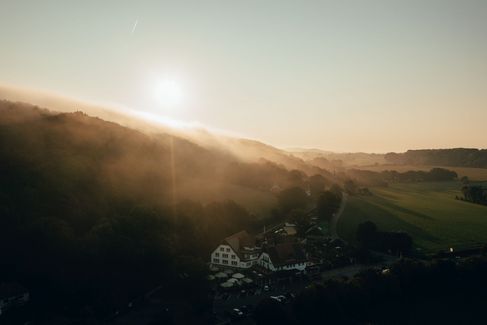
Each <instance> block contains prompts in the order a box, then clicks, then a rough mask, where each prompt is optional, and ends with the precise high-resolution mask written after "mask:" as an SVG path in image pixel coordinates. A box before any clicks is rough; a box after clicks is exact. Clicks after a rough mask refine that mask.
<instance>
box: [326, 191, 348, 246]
mask: <svg viewBox="0 0 487 325" xmlns="http://www.w3.org/2000/svg"><path fill="white" fill-rule="evenodd" d="M347 199H348V194H347V193H345V192H342V202H340V208H339V209H338V211H337V212H336V213H334V214H333V218H331V222H330V234H331V237H333V238H339V237H338V233H337V225H338V219H340V217H341V216H342V213H343V211H344V210H345V206H346V204H347Z"/></svg>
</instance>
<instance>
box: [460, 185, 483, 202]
mask: <svg viewBox="0 0 487 325" xmlns="http://www.w3.org/2000/svg"><path fill="white" fill-rule="evenodd" d="M462 194H463V198H462V199H463V200H465V201H468V202H472V203H477V204H483V205H487V188H485V187H483V186H481V185H466V186H463V187H462Z"/></svg>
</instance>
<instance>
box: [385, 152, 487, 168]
mask: <svg viewBox="0 0 487 325" xmlns="http://www.w3.org/2000/svg"><path fill="white" fill-rule="evenodd" d="M385 159H386V161H387V162H389V163H392V164H401V165H430V166H455V167H481V168H487V149H467V148H455V149H430V150H408V151H406V152H405V153H394V152H391V153H388V154H386V155H385Z"/></svg>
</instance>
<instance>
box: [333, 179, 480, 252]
mask: <svg viewBox="0 0 487 325" xmlns="http://www.w3.org/2000/svg"><path fill="white" fill-rule="evenodd" d="M461 186H462V185H461V183H460V182H456V181H455V182H435V183H407V184H404V183H402V184H390V185H389V187H376V188H370V190H371V191H372V193H373V195H372V196H351V197H350V198H349V200H348V203H347V206H346V208H345V211H344V212H343V215H342V216H341V218H340V220H339V222H338V234H339V235H340V236H342V237H343V238H344V239H346V240H349V241H354V240H355V231H356V228H357V225H358V224H359V223H361V222H364V221H367V220H369V221H373V222H375V223H376V224H377V226H378V227H379V229H380V230H386V231H406V232H408V233H409V234H410V235H411V236H412V237H413V239H414V244H415V246H416V248H417V250H418V252H422V253H426V254H428V253H435V252H437V251H439V250H443V249H448V248H449V247H454V248H466V247H470V246H474V245H478V244H481V243H487V206H482V205H477V204H473V203H468V202H464V201H460V200H456V199H455V196H456V195H458V196H460V195H461V192H460V189H461Z"/></svg>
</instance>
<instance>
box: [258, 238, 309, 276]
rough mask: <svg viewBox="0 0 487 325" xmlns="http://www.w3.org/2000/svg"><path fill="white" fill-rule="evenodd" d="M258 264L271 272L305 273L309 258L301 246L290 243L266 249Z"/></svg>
mask: <svg viewBox="0 0 487 325" xmlns="http://www.w3.org/2000/svg"><path fill="white" fill-rule="evenodd" d="M258 264H259V265H260V266H262V267H264V268H266V269H268V270H271V271H284V270H298V271H304V270H305V269H306V264H307V258H306V254H305V252H304V250H303V248H302V246H301V245H300V244H298V243H292V242H288V243H280V244H276V245H273V246H270V247H267V248H265V249H264V250H263V252H262V253H261V255H260V256H259V261H258Z"/></svg>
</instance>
